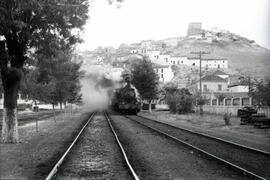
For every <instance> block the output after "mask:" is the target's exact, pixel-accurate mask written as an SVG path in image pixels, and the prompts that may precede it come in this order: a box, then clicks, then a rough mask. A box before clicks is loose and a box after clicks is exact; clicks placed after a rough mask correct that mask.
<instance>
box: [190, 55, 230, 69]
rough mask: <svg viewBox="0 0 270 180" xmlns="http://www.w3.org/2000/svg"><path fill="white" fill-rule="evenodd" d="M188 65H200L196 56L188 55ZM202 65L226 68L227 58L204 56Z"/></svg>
mask: <svg viewBox="0 0 270 180" xmlns="http://www.w3.org/2000/svg"><path fill="white" fill-rule="evenodd" d="M188 60H189V62H188V63H187V65H189V66H200V59H199V58H198V57H188ZM202 67H205V68H218V69H219V68H228V60H227V59H225V58H204V59H202Z"/></svg>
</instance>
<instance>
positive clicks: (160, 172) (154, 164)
mask: <svg viewBox="0 0 270 180" xmlns="http://www.w3.org/2000/svg"><path fill="white" fill-rule="evenodd" d="M111 117H112V124H113V126H114V127H115V130H116V132H117V133H118V137H119V139H120V141H121V142H122V144H123V146H124V148H125V150H126V152H127V155H128V158H129V160H130V162H131V164H132V165H133V167H134V170H135V172H136V173H137V174H138V175H139V177H140V178H142V179H177V178H178V179H179V178H180V179H181V178H187V179H222V178H226V179H247V178H248V177H246V176H243V175H242V174H241V173H238V172H235V171H233V170H232V169H230V168H227V167H226V166H224V165H223V164H220V163H217V162H216V161H213V160H212V159H211V158H208V157H207V156H206V157H202V156H201V155H200V154H199V153H197V152H196V151H193V150H190V149H189V148H187V147H186V146H185V145H182V144H179V143H177V142H175V141H173V140H171V139H168V138H166V137H164V136H163V135H160V134H158V133H156V132H153V131H152V130H150V129H148V128H146V127H144V126H142V125H140V124H138V123H136V122H134V121H131V120H129V119H127V118H125V117H123V116H118V115H115V116H111Z"/></svg>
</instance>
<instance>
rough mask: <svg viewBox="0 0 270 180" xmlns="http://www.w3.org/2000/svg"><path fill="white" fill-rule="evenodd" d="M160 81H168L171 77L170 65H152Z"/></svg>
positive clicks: (172, 75)
mask: <svg viewBox="0 0 270 180" xmlns="http://www.w3.org/2000/svg"><path fill="white" fill-rule="evenodd" d="M154 68H155V70H156V72H157V74H158V77H159V81H160V82H169V81H171V80H172V79H173V77H174V73H173V71H172V68H171V66H170V65H158V64H156V65H155V66H154Z"/></svg>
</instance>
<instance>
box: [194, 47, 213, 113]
mask: <svg viewBox="0 0 270 180" xmlns="http://www.w3.org/2000/svg"><path fill="white" fill-rule="evenodd" d="M190 54H198V55H199V59H200V104H199V105H200V115H202V114H203V108H202V55H203V54H210V52H205V51H196V52H191V53H190Z"/></svg>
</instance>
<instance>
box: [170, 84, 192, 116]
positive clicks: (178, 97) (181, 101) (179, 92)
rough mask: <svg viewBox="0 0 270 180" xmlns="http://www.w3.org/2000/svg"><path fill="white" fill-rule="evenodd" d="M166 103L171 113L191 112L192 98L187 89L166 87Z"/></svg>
mask: <svg viewBox="0 0 270 180" xmlns="http://www.w3.org/2000/svg"><path fill="white" fill-rule="evenodd" d="M165 92H166V102H167V103H168V105H169V106H170V110H171V111H172V112H173V113H181V114H182V113H188V112H192V110H193V102H194V98H193V97H192V95H191V93H190V92H189V91H188V89H185V88H182V89H178V88H177V86H166V87H165Z"/></svg>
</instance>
